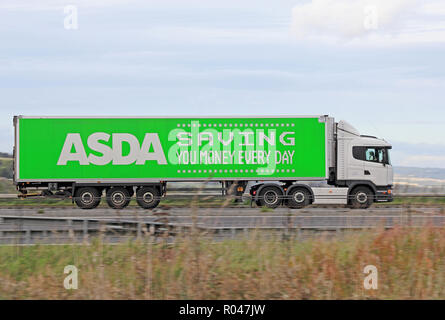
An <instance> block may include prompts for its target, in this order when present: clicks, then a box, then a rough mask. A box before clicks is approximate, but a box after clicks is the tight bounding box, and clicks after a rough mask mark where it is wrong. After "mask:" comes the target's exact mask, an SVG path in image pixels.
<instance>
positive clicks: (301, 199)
mask: <svg viewBox="0 0 445 320" xmlns="http://www.w3.org/2000/svg"><path fill="white" fill-rule="evenodd" d="M310 197H311V194H310V193H309V191H307V189H305V188H293V189H292V190H291V191H290V192H289V194H288V195H287V206H288V207H289V208H292V209H301V208H304V207H306V206H307V205H309V204H310V203H311V200H310Z"/></svg>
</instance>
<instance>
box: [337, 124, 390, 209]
mask: <svg viewBox="0 0 445 320" xmlns="http://www.w3.org/2000/svg"><path fill="white" fill-rule="evenodd" d="M336 134H337V139H336V141H337V148H336V149H337V155H336V157H337V161H336V163H337V172H336V173H337V174H336V182H335V184H336V185H337V186H339V187H341V186H344V187H348V189H349V190H350V191H351V192H350V194H349V197H348V198H349V200H350V201H351V200H352V202H355V203H357V201H358V202H360V201H363V202H366V203H367V202H368V198H369V197H370V195H374V197H375V199H374V200H375V201H391V200H392V192H391V189H392V185H393V168H392V165H391V161H390V149H391V148H392V147H391V145H390V144H389V143H388V142H387V141H385V140H383V139H378V138H376V137H373V136H364V135H360V133H359V132H358V131H357V130H356V129H355V128H354V127H353V126H351V125H350V124H349V123H347V122H346V121H339V122H338V124H337V130H336ZM354 186H360V188H358V189H360V190H359V191H357V190H356V191H355V192H354V191H353V190H354ZM355 189H357V188H355ZM366 189H368V191H370V192H371V193H369V192H366ZM365 200H366V201H365ZM365 206H366V205H363V207H365Z"/></svg>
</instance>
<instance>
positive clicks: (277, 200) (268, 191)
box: [258, 187, 283, 209]
mask: <svg viewBox="0 0 445 320" xmlns="http://www.w3.org/2000/svg"><path fill="white" fill-rule="evenodd" d="M282 196H283V194H282V192H281V190H280V189H279V188H277V187H265V188H263V189H262V190H261V191H260V194H259V195H258V201H259V203H260V205H261V206H265V207H268V208H272V209H275V208H277V207H278V206H280V204H281V200H282V199H281V198H282Z"/></svg>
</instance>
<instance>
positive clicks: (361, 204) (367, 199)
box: [349, 187, 374, 209]
mask: <svg viewBox="0 0 445 320" xmlns="http://www.w3.org/2000/svg"><path fill="white" fill-rule="evenodd" d="M373 198H374V194H373V193H372V191H371V190H370V189H369V188H367V187H357V188H354V189H353V190H352V192H351V193H350V195H349V199H350V200H349V206H350V207H351V208H352V209H366V208H369V207H370V206H371V204H372V202H373V200H374V199H373Z"/></svg>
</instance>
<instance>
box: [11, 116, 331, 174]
mask: <svg viewBox="0 0 445 320" xmlns="http://www.w3.org/2000/svg"><path fill="white" fill-rule="evenodd" d="M18 121H19V136H18V139H19V150H18V155H19V176H18V179H19V180H27V179H35V180H47V179H66V180H73V179H98V180H99V179H135V178H136V179H144V178H147V179H160V180H162V179H177V180H189V179H196V178H209V177H211V178H214V179H218V178H232V177H233V178H236V179H243V178H251V179H259V180H261V177H265V178H269V179H270V178H277V179H279V178H289V177H300V178H304V177H307V178H324V177H326V154H325V144H326V136H325V130H326V124H325V123H324V122H319V119H318V118H317V117H314V118H199V119H198V118H196V119H194V118H26V117H25V118H19V119H18ZM206 131H207V132H209V134H208V135H207V136H209V135H212V137H213V140H214V141H215V143H214V146H213V149H212V147H210V146H209V141H208V140H205V139H202V140H201V144H202V145H201V146H199V145H198V142H197V141H198V140H197V136H198V134H199V133H202V132H206ZM96 132H104V133H107V134H110V135H112V134H113V133H114V134H116V133H129V134H132V135H134V136H135V137H136V138H137V139H138V141H139V144H140V145H142V142H143V140H144V137H145V134H146V133H157V134H158V137H159V140H160V143H161V145H162V149H163V153H164V155H165V158H166V160H167V164H159V163H158V162H157V161H153V160H150V161H146V162H145V163H144V164H143V165H141V164H139V165H138V164H136V163H132V164H128V165H115V164H113V163H112V162H110V163H108V164H106V165H96V164H92V163H90V164H87V165H81V164H80V163H79V161H68V162H67V163H66V165H58V164H57V163H58V160H59V157H60V154H61V151H62V148H63V145H64V143H65V139H66V137H67V134H69V133H78V134H80V136H81V139H82V142H83V146H84V149H85V153H86V155H89V154H94V155H96V156H101V155H102V154H101V153H100V152H96V151H94V150H92V149H90V148H89V146H88V143H87V140H88V137H89V136H90V135H91V134H93V133H96ZM180 132H190V134H191V139H192V141H193V143H194V144H193V146H192V147H182V148H179V149H178V147H177V146H178V145H177V143H178V140H177V139H176V138H175V137H176V135H177V133H180ZM239 132H252V133H249V134H248V137H249V138H250V140H249V141H248V143H249V144H253V146H241V145H240V142H239V141H240V140H239V139H238V138H234V139H233V140H232V141H231V140H230V138H231V134H233V135H234V136H236V137H240V134H239ZM260 132H264V135H265V136H266V137H268V138H270V137H271V136H274V137H275V145H273V146H271V145H270V143H268V142H267V141H265V140H264V139H263V145H261V142H260V140H261V139H260V138H259V137H260ZM285 132H288V134H286V135H285V136H284V140H285V141H286V142H287V143H291V140H289V139H292V138H293V139H294V140H295V143H294V145H283V144H282V143H281V142H280V141H279V137H280V136H281V135H282V134H283V133H285ZM289 132H290V133H289ZM182 134H184V133H182ZM219 134H221V135H222V136H221V137H222V138H223V139H224V141H226V143H227V141H229V143H228V144H227V145H226V146H225V145H224V144H223V143H221V142H219V141H218V135H219ZM169 135H170V140H169ZM172 137H173V138H172ZM243 137H245V136H243ZM111 140H112V139H111V138H110V140H109V141H108V142H103V141H101V143H102V144H104V145H107V146H110V147H111V146H112V141H111ZM230 141H231V142H230ZM243 141H244V142H246V140H243ZM152 148H153V147H151V148H150V150H149V152H152V151H153V150H152ZM206 148H207V149H206ZM122 150H123V152H122V154H123V155H126V154H128V153H129V145H128V144H126V143H123V144H122ZM205 150H212V151H214V153H213V154H218V152H219V150H220V151H221V152H222V151H226V155H227V154H228V155H229V156H228V159H229V161H226V162H225V163H216V164H215V163H210V162H211V161H208V159H207V160H206V158H205V157H203V158H202V159H204V160H202V159H201V160H197V163H193V164H191V163H188V164H184V163H177V162H178V160H177V157H176V158H175V156H169V151H170V152H171V154H173V155H175V154H177V151H182V152H186V153H188V155H189V156H190V155H192V156H191V158H193V154H195V155H196V157H198V158H199V156H198V155H200V153H201V151H205ZM75 151H76V150H75V149H74V148H73V150H72V152H75ZM252 151H256V152H258V151H261V152H260V153H263V156H264V157H263V159H264V160H265V161H267V153H269V158H268V161H269V162H268V163H252V162H248V161H247V160H246V159H241V161H240V160H239V154H240V153H241V154H244V155H247V156H249V155H252V154H254V153H252ZM277 153H278V154H279V156H280V158H281V157H282V155H284V154H287V155H288V156H289V155H290V154H292V157H290V156H289V157H288V159H287V160H288V161H287V162H280V163H277ZM289 158H291V159H289ZM175 159H176V160H175ZM200 161H201V162H200ZM215 161H216V160H215ZM221 161H222V160H221ZM182 162H184V161H182ZM260 162H261V161H260Z"/></svg>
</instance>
